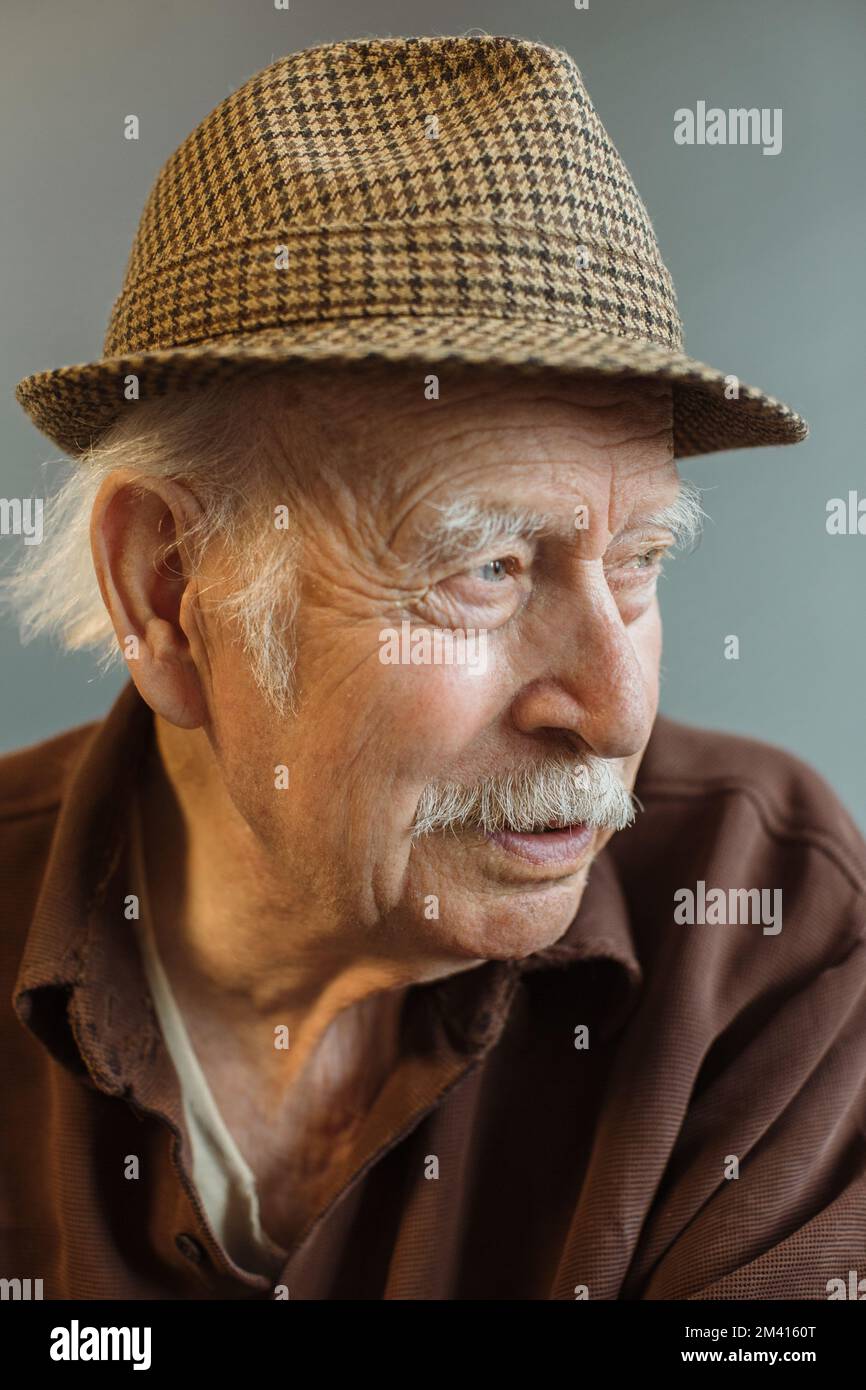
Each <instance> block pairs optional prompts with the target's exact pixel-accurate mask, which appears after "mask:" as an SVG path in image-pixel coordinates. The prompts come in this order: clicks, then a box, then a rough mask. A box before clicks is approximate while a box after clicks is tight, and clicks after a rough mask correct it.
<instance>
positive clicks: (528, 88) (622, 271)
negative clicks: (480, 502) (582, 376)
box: [18, 36, 806, 456]
mask: <svg viewBox="0 0 866 1390" xmlns="http://www.w3.org/2000/svg"><path fill="white" fill-rule="evenodd" d="M433 118H435V121H436V123H437V129H436V136H435V138H431V120H432V119H433ZM281 255H282V256H283V257H284V258H285V265H278V264H277V260H278V257H279V256H281ZM634 345H637V347H638V352H637V356H635V352H634ZM659 350H661V353H660V352H659ZM262 354H264V358H263V356H262ZM413 354H414V356H415V357H416V358H418V360H421V356H422V355H424V356H425V360H428V361H455V362H461V361H463V362H467V363H469V362H473V361H475V362H479V363H484V362H489V363H490V364H491V365H496V364H497V363H499V364H502V365H507V364H513V365H516V366H518V367H521V366H522V367H527V368H530V369H531V368H535V367H537V366H544V365H549V366H551V367H554V368H557V369H564V370H569V369H571V370H600V371H605V372H612V371H617V370H623V371H631V372H634V373H635V374H647V373H649V372H652V373H653V374H658V373H659V372H661V373H662V374H667V375H670V376H671V379H672V380H674V381H675V382H678V383H681V385H678V386H677V391H676V398H675V427H676V438H675V444H676V447H677V452H678V455H679V456H682V452H683V451H688V452H703V451H708V450H709V449H713V448H724V447H737V445H738V443H740V442H746V443H749V442H751V443H784V442H790V441H792V440H793V439H797V438H802V437H804V434H805V432H806V426H805V423H804V422H803V421H801V420H800V419H799V417H798V416H796V415H795V414H794V412H792V411H791V410H790V409H789V408H788V407H787V406H784V405H782V404H781V403H780V402H776V401H773V400H772V398H770V397H766V396H765V395H764V394H763V393H761V392H757V391H755V390H753V389H752V388H745V395H744V397H743V399H742V400H741V401H738V402H735V403H734V404H735V406H742V405H746V406H747V408H746V409H743V410H741V411H740V418H739V420H738V421H737V420H736V411H731V410H730V409H728V408H727V407H728V403H726V402H723V403H722V404H719V401H718V397H719V394H720V383H721V382H722V381H723V377H722V375H721V374H720V373H718V372H717V371H715V369H713V368H707V367H704V365H703V364H701V363H695V362H692V361H691V360H690V359H688V358H686V357H685V355H684V352H683V331H682V323H681V321H680V317H679V314H678V311H677V304H676V295H675V291H674V287H673V283H672V281H671V278H670V275H669V273H668V271H667V269H666V267H665V266H664V264H663V262H662V259H661V256H660V253H659V249H658V246H657V243H656V239H655V235H654V232H653V228H652V225H651V222H650V218H649V215H648V213H647V210H646V208H645V206H644V204H643V202H642V201H641V198H640V196H639V194H638V192H637V189H636V188H635V186H634V183H633V182H632V179H631V177H630V175H629V173H628V171H627V170H626V168H625V166H624V164H623V162H622V160H621V158H620V156H619V154H618V153H617V150H616V149H615V147H614V145H613V143H612V141H611V140H610V137H609V136H608V135H607V132H606V131H605V129H604V127H603V125H602V123H601V121H600V120H599V117H598V114H597V113H596V111H595V108H594V107H593V105H592V102H591V100H590V98H589V96H588V94H587V92H586V90H585V87H584V85H583V81H582V78H581V74H580V72H579V70H578V68H577V66H576V64H575V63H574V61H573V59H572V58H571V57H570V56H569V55H568V54H567V53H565V52H563V51H561V50H559V49H554V48H549V47H547V46H545V45H543V44H539V43H532V42H529V41H527V40H523V39H518V38H507V37H483V38H475V37H468V36H467V37H462V38H456V37H444V38H435V39H431V38H406V39H370V40H356V41H350V42H344V43H336V44H325V45H320V46H318V47H315V48H311V49H307V50H305V51H303V52H301V53H296V54H291V55H289V56H287V57H285V58H281V59H280V60H279V61H278V62H276V63H273V64H272V65H271V66H270V67H268V68H266V69H265V70H264V71H262V72H260V73H258V74H257V75H256V76H255V77H253V78H251V79H250V80H249V81H248V82H246V83H245V84H244V85H243V86H242V87H241V88H240V89H239V90H238V91H236V92H235V93H233V94H232V96H230V97H229V98H227V100H225V101H223V102H221V103H220V105H219V106H218V107H217V108H216V109H215V110H214V111H212V112H211V114H210V115H209V116H207V117H206V118H205V120H204V121H202V123H201V124H200V125H199V126H198V127H197V128H196V130H194V131H193V132H192V134H191V135H189V136H188V137H187V139H186V140H184V142H183V143H182V144H181V145H180V147H179V148H178V149H177V150H176V151H175V152H174V154H172V155H171V156H170V158H169V159H168V161H167V162H166V164H165V166H164V167H163V169H162V171H161V172H160V174H159V175H158V177H157V180H156V183H155V185H154V187H153V189H152V191H151V193H150V196H149V198H148V200H147V203H146V205H145V208H144V211H143V213H142V217H141V221H140V224H139V227H138V231H137V234H136V237H135V241H134V243H133V247H132V251H131V254H130V257H129V261H128V265H127V268H126V274H125V279H124V284H123V288H122V290H121V293H120V294H119V296H118V297H117V299H116V301H115V303H114V305H113V308H112V312H111V316H110V321H109V325H108V330H107V333H106V337H105V344H104V359H103V362H102V363H95V364H89V365H88V364H82V365H81V366H77V367H70V368H61V369H59V371H55V372H46V373H40V374H38V375H36V376H34V377H30V378H28V379H27V380H26V381H24V382H22V383H21V384H20V385H19V388H18V397H19V400H21V402H22V404H23V405H24V407H25V409H27V410H28V411H29V412H30V414H31V416H32V417H33V418H34V420H35V421H36V423H37V424H38V425H39V426H40V428H42V429H43V430H44V431H45V432H46V433H48V434H49V435H50V437H52V438H53V439H55V440H56V441H57V442H59V443H61V444H62V446H63V447H64V448H69V449H72V450H73V451H79V450H80V449H82V448H84V447H86V443H87V441H88V440H89V439H90V438H92V437H93V436H94V435H95V434H98V432H99V431H100V430H102V429H104V428H105V427H106V425H107V424H108V423H110V421H111V419H113V418H115V417H116V415H117V414H118V412H119V411H120V410H121V409H122V408H123V406H124V402H123V398H122V394H121V387H122V382H123V377H124V375H125V374H127V373H129V372H134V373H135V374H136V375H139V376H140V377H141V378H142V384H143V389H144V391H145V392H146V393H147V394H161V393H163V392H164V391H166V390H175V389H189V388H190V387H191V386H192V385H194V384H195V383H196V382H205V381H209V380H213V379H214V377H215V376H216V377H217V378H219V377H221V376H222V377H224V376H226V375H229V374H233V373H234V371H235V370H236V369H237V370H247V369H249V370H256V369H261V367H262V366H263V365H266V363H267V362H270V364H271V365H275V364H277V363H279V362H285V363H290V362H292V361H296V360H302V359H303V360H310V359H311V358H312V359H316V360H322V361H331V360H333V361H337V360H343V361H349V360H360V359H367V358H384V359H385V360H393V361H403V360H410V359H411V358H412V357H413ZM689 382H691V383H692V384H693V388H692V394H691V396H689V388H688V387H687V383H689ZM700 382H703V383H704V386H705V388H711V389H705V390H704V391H703V392H701V391H700V390H697V391H695V390H694V386H696V385H697V383H700ZM749 402H750V404H748V403H749ZM677 412H679V413H678V414H677ZM707 412H709V414H708V413H707ZM702 418H705V419H706V420H707V423H708V428H707V429H702V426H701V419H702ZM724 421H726V422H727V423H726V425H725V426H724V428H721V433H720V432H719V431H720V427H721V426H722V425H723V422H724ZM710 425H711V428H710ZM726 436H727V438H728V440H729V441H730V442H725V437H726Z"/></svg>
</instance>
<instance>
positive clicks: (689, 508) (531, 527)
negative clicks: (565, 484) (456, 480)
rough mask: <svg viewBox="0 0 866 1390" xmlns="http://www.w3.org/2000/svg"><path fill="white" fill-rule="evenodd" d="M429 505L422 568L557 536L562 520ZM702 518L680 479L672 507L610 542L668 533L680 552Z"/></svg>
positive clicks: (467, 503)
mask: <svg viewBox="0 0 866 1390" xmlns="http://www.w3.org/2000/svg"><path fill="white" fill-rule="evenodd" d="M430 505H431V507H432V508H433V509H434V510H435V512H436V514H437V515H436V519H435V521H433V522H431V524H430V525H429V526H428V527H426V528H425V529H424V530H422V531H421V532H420V533H419V534H418V537H417V543H418V547H419V554H418V558H419V559H420V561H421V562H422V563H425V564H443V563H451V562H452V561H460V560H470V559H472V558H473V557H474V556H476V555H480V554H483V553H488V552H491V551H492V550H494V549H496V548H497V547H500V546H502V547H507V546H508V545H509V544H510V543H512V542H514V541H518V540H531V539H532V538H533V537H534V536H539V535H553V534H554V533H557V532H560V533H561V531H562V526H563V520H562V516H561V515H559V516H556V515H553V514H550V513H546V512H539V511H534V510H532V509H531V508H523V507H499V506H496V505H490V504H487V503H483V502H479V501H477V500H476V499H475V498H471V497H467V498H459V499H458V500H457V501H455V502H450V503H447V504H446V503H442V504H439V503H431V504H430ZM705 516H706V513H705V512H704V510H703V507H702V506H701V490H700V488H698V487H697V486H696V485H695V484H694V483H691V482H689V481H688V480H687V479H681V480H680V490H679V493H678V494H677V496H676V497H675V498H674V500H673V502H670V503H668V504H666V505H665V506H664V507H661V508H657V509H656V510H655V511H653V512H649V513H646V514H644V515H641V514H639V513H638V514H635V515H633V516H632V517H630V518H629V521H628V523H627V524H626V525H625V526H624V527H622V529H621V530H620V531H619V532H618V533H617V536H615V537H614V540H616V539H618V538H621V537H623V536H625V535H628V534H629V533H631V532H635V531H646V530H650V529H660V530H666V531H670V533H671V535H672V536H673V538H674V544H675V545H676V546H677V547H678V548H679V549H682V550H690V549H693V548H694V546H695V545H697V543H698V541H699V540H700V537H701V533H702V528H703V519H704V517H705Z"/></svg>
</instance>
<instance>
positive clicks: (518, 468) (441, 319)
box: [0, 37, 866, 1299]
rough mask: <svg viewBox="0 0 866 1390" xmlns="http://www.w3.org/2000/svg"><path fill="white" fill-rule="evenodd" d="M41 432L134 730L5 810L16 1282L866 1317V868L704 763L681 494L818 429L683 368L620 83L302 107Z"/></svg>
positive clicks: (336, 90)
mask: <svg viewBox="0 0 866 1390" xmlns="http://www.w3.org/2000/svg"><path fill="white" fill-rule="evenodd" d="M732 382H733V383H734V385H733V386H732ZM19 397H20V399H21V400H22V402H23V404H24V405H25V407H26V408H27V409H28V411H29V412H30V414H31V416H32V418H33V419H34V421H35V422H36V423H37V424H38V425H39V426H40V428H42V429H43V430H44V431H45V432H46V433H47V434H48V435H49V436H50V437H51V438H52V439H53V440H54V441H55V442H57V443H58V444H60V446H61V447H62V448H64V449H65V450H67V451H68V452H69V453H70V454H71V455H73V457H74V463H73V468H72V471H71V474H70V477H69V480H68V482H67V483H66V484H65V485H64V487H63V488H62V489H61V490H60V491H59V492H58V494H57V495H56V496H55V497H54V498H53V499H52V501H51V503H50V506H49V509H48V514H47V520H46V528H45V529H46V536H45V542H44V544H43V546H42V547H41V548H39V550H38V553H37V554H36V556H35V559H34V557H33V556H32V555H28V556H27V560H28V564H27V566H26V568H24V569H22V570H21V571H20V572H19V574H18V575H17V576H16V577H15V578H14V580H13V581H12V585H11V587H12V590H13V594H14V597H15V598H16V599H17V601H18V603H19V605H20V607H21V609H22V612H23V614H24V620H25V628H26V629H27V630H28V631H29V632H30V633H34V632H42V631H47V630H55V631H58V632H59V633H60V635H61V636H62V638H63V640H64V642H65V644H66V646H67V647H68V648H78V647H83V646H95V647H97V648H98V649H99V650H100V651H101V652H102V653H103V655H104V656H105V657H106V658H108V657H111V656H119V657H120V658H122V659H124V660H125V661H126V663H127V668H128V672H129V676H130V683H129V684H128V685H127V687H126V688H125V689H124V691H123V692H122V694H121V696H120V698H119V699H118V700H117V702H116V704H115V706H114V707H113V709H112V710H111V711H110V713H109V714H108V716H107V718H106V719H105V720H104V721H103V722H102V723H99V724H96V725H90V726H87V727H85V728H81V729H75V730H72V731H71V732H68V733H65V734H62V735H60V736H59V737H56V738H53V739H51V740H49V741H48V742H46V743H43V744H41V745H39V747H37V748H31V749H27V750H24V751H22V752H20V753H16V754H13V755H10V756H8V757H6V758H5V759H4V760H2V764H0V795H2V805H3V815H4V818H5V825H6V833H5V835H4V849H3V874H4V885H5V891H4V902H5V905H6V916H7V924H6V929H5V931H4V938H3V939H4V950H3V965H4V969H5V970H6V972H7V977H8V984H7V986H6V997H7V999H8V998H10V996H11V999H12V1008H10V1009H7V1013H6V1017H5V1018H4V1032H3V1048H4V1056H6V1057H7V1058H9V1059H11V1064H10V1065H9V1066H8V1067H7V1072H6V1077H7V1079H6V1115H7V1120H8V1121H9V1122H7V1124H6V1125H5V1126H4V1129H3V1145H4V1153H3V1190H4V1196H5V1209H6V1213H7V1215H6V1220H5V1221H4V1226H3V1234H2V1238H0V1249H2V1269H0V1274H2V1275H3V1276H5V1277H7V1278H13V1277H15V1278H22V1279H23V1278H25V1277H39V1278H42V1279H43V1281H44V1288H45V1296H47V1297H71V1298H83V1299H86V1298H101V1297H110V1298H148V1299H150V1298H155V1297H172V1298H194V1299H206V1298H225V1297H230V1298H285V1297H290V1298H295V1299H297V1298H301V1299H309V1298H387V1299H399V1298H415V1299H433V1298H448V1299H475V1298H504V1299H512V1298H513V1299H538V1298H541V1299H574V1298H579V1299H583V1298H589V1299H674V1298H684V1297H688V1298H701V1299H710V1298H725V1299H727V1298H737V1297H758V1298H779V1297H784V1296H790V1297H796V1298H806V1299H824V1298H827V1297H833V1296H836V1294H835V1293H834V1289H835V1282H834V1281H839V1280H841V1281H843V1282H844V1287H845V1288H846V1289H847V1288H848V1287H849V1280H850V1273H851V1271H852V1270H853V1271H855V1273H857V1278H859V1277H860V1275H862V1276H863V1278H864V1286H863V1291H864V1292H866V1150H864V1142H863V1133H864V1112H866V1095H864V1086H866V1016H864V1010H863V1003H864V995H866V984H864V960H866V946H864V920H866V918H864V884H866V845H864V843H863V840H862V839H861V837H860V836H859V834H858V832H857V830H856V829H855V827H854V825H853V823H852V822H851V821H850V819H849V818H848V816H847V814H846V813H845V811H844V810H843V809H842V807H841V806H840V804H839V802H838V801H837V800H836V798H835V797H834V795H833V793H832V792H831V791H830V789H829V788H828V787H827V786H826V785H825V784H824V783H823V782H822V780H821V779H820V778H819V777H818V775H817V774H816V773H814V772H812V771H811V770H810V769H809V768H807V767H805V766H804V765H803V764H801V763H800V762H798V761H797V760H796V759H795V758H794V757H792V756H790V755H788V754H786V753H783V752H781V751H779V750H776V749H773V748H771V747H769V746H765V745H762V744H759V743H756V742H753V741H750V740H746V739H742V738H735V737H732V736H726V735H721V734H714V733H708V732H703V731H701V730H698V729H693V728H689V727H686V726H683V725H679V724H676V723H673V722H672V721H670V720H668V719H665V718H663V717H658V716H657V707H658V687H659V664H660V655H661V624H660V616H659V607H658V601H657V582H658V578H659V575H660V573H661V572H662V567H663V565H664V564H665V561H666V557H667V556H668V554H669V552H670V551H671V550H672V549H673V548H675V547H677V546H685V547H688V546H689V545H690V544H692V543H693V542H694V541H695V539H696V538H697V535H698V532H699V528H700V521H701V516H702V511H701V506H700V502H699V495H698V493H697V490H696V489H695V488H694V487H693V486H692V485H691V484H689V483H688V482H687V481H686V480H684V479H682V478H681V477H680V475H679V472H678V470H677V464H676V460H677V459H681V458H684V457H688V456H689V455H692V454H695V453H699V452H708V451H710V450H714V449H724V448H732V447H738V446H743V445H749V444H751V445H754V444H772V443H779V444H781V443H792V442H796V441H797V440H798V439H801V438H802V437H803V436H804V434H805V425H804V423H803V422H802V421H801V420H800V419H799V417H798V416H796V415H795V414H794V413H793V412H792V411H790V410H789V409H788V408H787V407H785V406H783V405H781V404H780V403H779V402H777V401H774V400H772V398H770V397H767V396H765V395H763V394H762V393H760V392H758V391H756V390H754V389H753V388H750V387H746V386H744V385H742V384H741V383H738V382H736V379H735V378H732V377H731V376H730V375H727V376H726V375H724V374H723V373H721V372H717V371H714V370H713V369H711V368H709V367H705V366H703V365H702V364H700V363H695V362H693V361H691V360H690V359H689V358H687V357H686V356H685V355H684V353H683V351H682V341H681V337H680V326H679V320H678V318H677V316H676V307H675V299H674V296H673V289H672V286H671V284H670V280H669V277H668V276H667V272H666V271H665V269H664V266H663V265H662V263H661V260H660V258H659V255H658V251H657V248H656V246H655V241H654V238H653V235H652V229H651V226H650V223H649V220H648V218H647V215H646V212H645V209H644V208H643V205H642V203H641V202H640V199H639V198H638V195H637V193H636V191H635V189H634V186H633V185H632V184H631V181H630V179H629V176H628V174H627V172H626V170H625V169H624V167H623V165H622V163H621V161H620V160H619V157H618V155H617V154H616V151H615V150H614V148H613V146H612V145H611V143H610V141H609V138H608V137H607V135H606V133H605V132H604V128H603V127H602V125H601V123H600V121H599V119H598V116H597V115H596V113H595V111H594V110H593V108H592V106H591V103H590V102H589V98H588V97H587V95H586V92H585V90H584V88H583V85H582V82H581V79H580V74H579V73H578V71H577V69H576V68H575V66H574V64H573V62H572V61H571V59H570V58H568V57H567V55H565V54H564V53H561V52H559V51H557V50H553V49H549V48H546V47H544V46H543V45H539V44H534V43H530V42H528V41H524V40H520V39H514V38H468V37H467V38H461V39H456V38H442V39H409V40H407V39H388V40H365V41H362V42H356V43H345V44H336V45H325V46H322V47H320V48H316V49H312V50H308V51H307V52H305V53H301V54H296V55H292V56H291V57H289V58H286V59H283V60H281V61H280V62H278V63H275V64H274V65H273V66H272V67H270V68H268V69H267V70H265V71H264V72H263V73H260V74H258V75H257V76H256V77H255V78H253V79H252V80H251V81H250V82H249V83H247V84H246V86H245V87H244V88H242V89H241V90H240V91H239V92H237V93H235V95H234V96H233V97H231V98H230V99H229V100H228V101H227V102H224V103H223V104H222V105H221V106H220V107H218V108H217V110H216V111H215V112H213V113H212V114H211V115H210V116H209V117H208V118H207V119H206V120H205V121H204V122H203V123H202V125H201V126H200V127H199V129H198V130H197V131H195V132H194V133H193V135H191V136H190V137H189V139H188V140H187V141H186V142H185V143H184V144H183V145H182V146H181V147H180V149H179V150H178V151H177V152H176V153H175V154H174V155H173V156H172V157H171V159H170V160H169V162H168V164H167V165H166V167H165V169H164V170H163V172H162V173H161V175H160V177H159V180H158V181H157V185H156V188H155V190H154V192H153V194H152V195H151V199H150V200H149V202H148V205H147V207H146V209H145V213H144V216H143V218H142V223H141V227H140V229H139V234H138V238H137V240H136V244H135V247H134V249H133V254H132V257H131V260H130V264H129V267H128V271H127V278H126V284H125V287H124V291H123V293H122V295H121V296H120V298H119V299H118V301H117V302H116V304H115V307H114V311H113V315H112V322H111V325H110V327H109V333H108V337H107V340H106V355H105V357H104V358H103V360H102V361H101V362H98V363H94V364H85V365H81V366H78V367H69V368H62V369H59V370H58V371H55V372H46V373H42V374H40V375H39V376H36V377H32V378H29V379H28V380H27V381H26V382H24V383H22V385H21V387H20V388H19ZM445 635H447V636H448V641H447V642H446V641H444V640H441V639H442V638H443V637H444V636H445ZM434 638H436V639H437V640H434ZM22 1025H23V1026H22ZM858 1271H859V1273H858ZM856 1282H857V1281H856V1279H855V1286H856ZM844 1296H849V1295H848V1294H847V1293H846V1294H845V1295H844ZM854 1296H857V1295H856V1293H855V1295H854Z"/></svg>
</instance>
